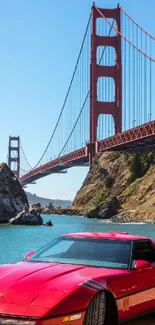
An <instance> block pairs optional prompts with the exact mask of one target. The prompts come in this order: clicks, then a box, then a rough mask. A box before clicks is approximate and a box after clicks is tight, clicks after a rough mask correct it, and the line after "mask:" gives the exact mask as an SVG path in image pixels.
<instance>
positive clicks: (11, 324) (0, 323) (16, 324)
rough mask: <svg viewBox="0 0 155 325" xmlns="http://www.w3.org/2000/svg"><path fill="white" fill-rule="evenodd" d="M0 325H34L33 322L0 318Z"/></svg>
mask: <svg viewBox="0 0 155 325" xmlns="http://www.w3.org/2000/svg"><path fill="white" fill-rule="evenodd" d="M0 325H36V322H35V321H29V320H17V319H4V318H0Z"/></svg>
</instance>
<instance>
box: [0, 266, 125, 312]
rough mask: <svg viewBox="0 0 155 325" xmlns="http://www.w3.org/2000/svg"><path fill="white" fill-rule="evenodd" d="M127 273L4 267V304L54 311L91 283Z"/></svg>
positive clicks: (0, 272) (0, 292) (0, 282)
mask: <svg viewBox="0 0 155 325" xmlns="http://www.w3.org/2000/svg"><path fill="white" fill-rule="evenodd" d="M122 272H123V271H120V270H112V269H103V268H102V269H101V268H94V267H86V266H80V265H70V264H57V263H52V264H51V263H50V264H49V263H36V262H28V261H26V262H20V263H17V264H11V265H3V266H0V303H9V304H17V305H30V304H31V306H32V305H33V306H44V307H46V308H53V306H55V305H57V303H58V302H60V301H62V300H64V298H65V297H67V296H69V295H71V294H74V292H77V290H79V292H81V293H82V292H83V291H84V290H85V291H86V292H88V291H89V289H88V288H85V287H84V286H80V284H81V283H83V282H85V281H86V280H88V279H93V280H96V279H97V280H98V281H100V279H101V281H102V284H103V283H104V279H105V280H106V278H107V277H111V276H112V277H113V276H117V275H119V274H120V273H122Z"/></svg>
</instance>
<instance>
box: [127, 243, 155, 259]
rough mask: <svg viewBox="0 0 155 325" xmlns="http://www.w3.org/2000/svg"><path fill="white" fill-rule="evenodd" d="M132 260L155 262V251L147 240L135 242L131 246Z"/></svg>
mask: <svg viewBox="0 0 155 325" xmlns="http://www.w3.org/2000/svg"><path fill="white" fill-rule="evenodd" d="M132 259H133V260H143V261H147V262H149V263H153V262H155V249H154V248H153V246H152V244H151V242H150V241H149V240H145V241H135V242H134V245H133V256H132Z"/></svg>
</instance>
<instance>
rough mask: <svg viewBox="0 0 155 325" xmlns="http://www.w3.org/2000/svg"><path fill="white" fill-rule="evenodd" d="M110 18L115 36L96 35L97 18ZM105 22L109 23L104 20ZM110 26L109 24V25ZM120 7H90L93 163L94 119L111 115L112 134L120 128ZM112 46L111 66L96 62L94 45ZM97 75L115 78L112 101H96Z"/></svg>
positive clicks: (90, 149) (91, 144) (93, 143)
mask: <svg viewBox="0 0 155 325" xmlns="http://www.w3.org/2000/svg"><path fill="white" fill-rule="evenodd" d="M104 17H105V19H109V18H112V19H114V20H115V21H116V35H115V36H98V35H97V33H96V20H97V18H103V19H104ZM107 24H108V22H107ZM109 28H110V26H109ZM120 28H121V27H120V7H119V5H118V7H117V8H116V9H99V8H96V6H95V5H93V6H92V15H91V49H90V51H91V53H90V120H89V143H88V145H87V147H88V154H89V165H91V164H92V161H93V158H94V155H95V153H96V151H97V150H96V148H97V146H96V141H97V122H98V117H99V115H100V114H110V115H112V117H113V120H114V129H115V134H117V133H119V132H121V131H122V62H121V36H120V33H119V32H120ZM98 46H103V47H107V46H111V47H113V48H114V50H115V64H114V66H101V65H98V64H97V47H98ZM100 77H106V78H108V77H110V78H112V79H113V80H114V100H113V101H112V102H103V101H98V100H97V82H98V78H100Z"/></svg>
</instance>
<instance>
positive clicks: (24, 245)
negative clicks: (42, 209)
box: [0, 216, 155, 264]
mask: <svg viewBox="0 0 155 325" xmlns="http://www.w3.org/2000/svg"><path fill="white" fill-rule="evenodd" d="M43 219H44V222H46V221H47V220H49V219H51V220H52V222H53V224H54V226H53V227H44V226H8V225H4V226H0V264H3V263H12V262H16V261H19V260H22V259H23V257H24V255H25V254H26V253H27V252H29V251H36V250H37V249H39V248H40V247H41V246H43V245H45V244H46V243H48V242H49V241H51V240H52V239H54V238H56V237H58V236H59V235H61V234H63V233H69V232H83V231H84V232H85V231H97V232H106V231H110V230H113V231H128V232H130V233H134V234H141V235H146V236H150V237H152V238H154V239H155V225H149V224H114V223H104V222H103V221H101V220H97V219H93V220H90V219H86V218H81V217H71V216H43Z"/></svg>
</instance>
